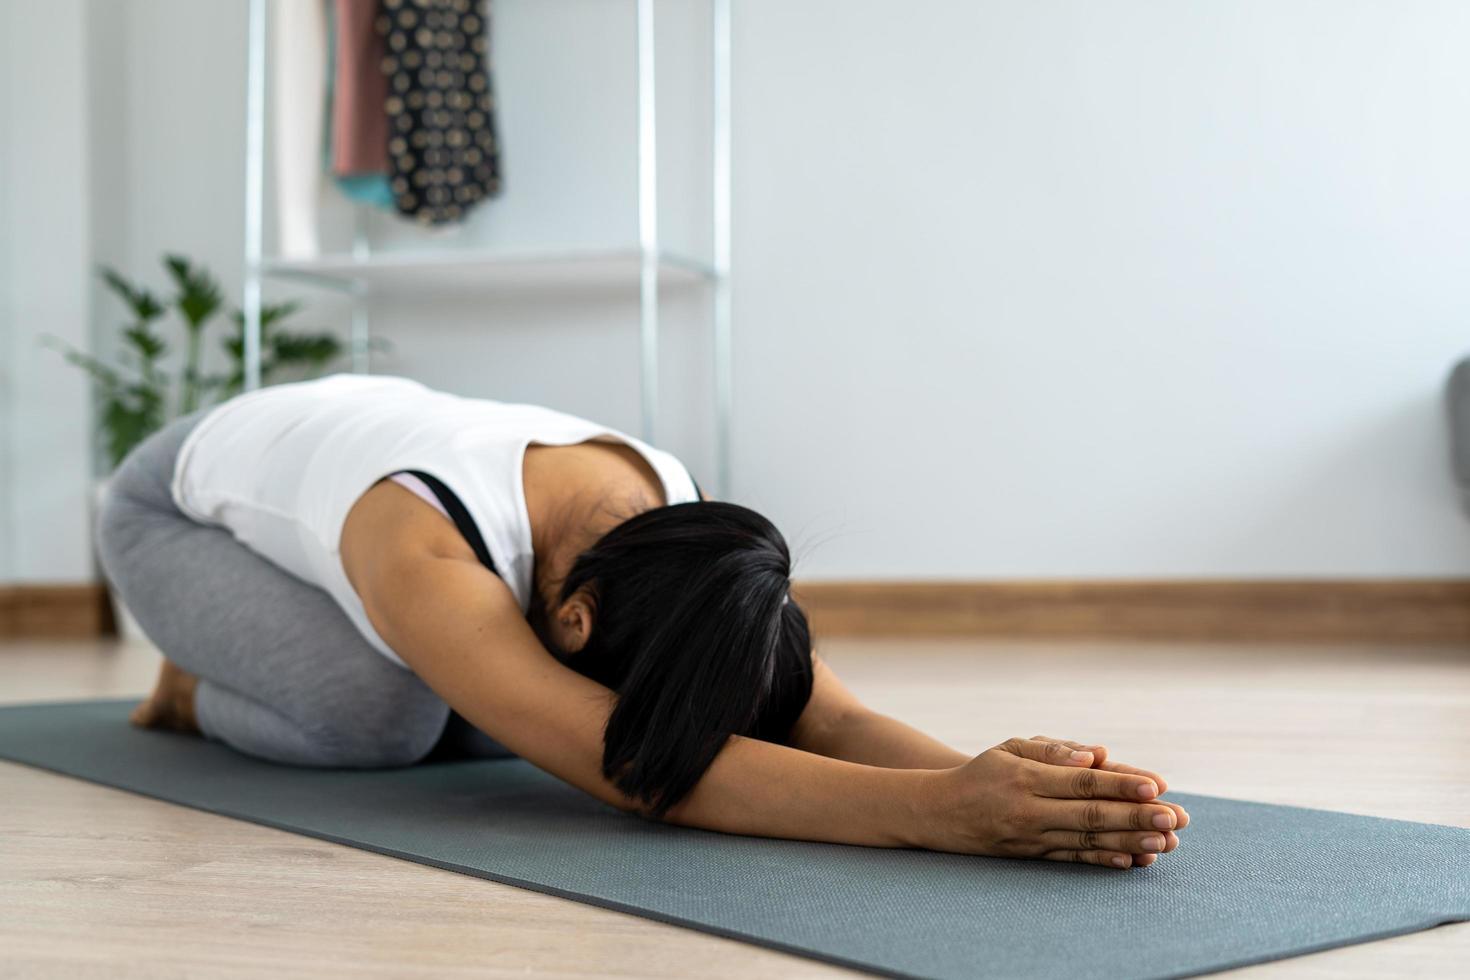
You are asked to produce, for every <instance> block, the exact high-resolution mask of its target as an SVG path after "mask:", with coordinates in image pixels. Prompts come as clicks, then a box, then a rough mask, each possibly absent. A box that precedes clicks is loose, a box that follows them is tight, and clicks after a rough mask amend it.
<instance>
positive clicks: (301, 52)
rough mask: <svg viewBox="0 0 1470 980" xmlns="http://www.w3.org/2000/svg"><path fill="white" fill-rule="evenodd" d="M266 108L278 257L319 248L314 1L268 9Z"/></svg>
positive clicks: (318, 49) (318, 58)
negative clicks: (271, 118) (268, 93)
mask: <svg viewBox="0 0 1470 980" xmlns="http://www.w3.org/2000/svg"><path fill="white" fill-rule="evenodd" d="M270 25H271V57H270V59H269V62H270V65H271V74H272V78H271V95H272V98H271V108H272V114H273V115H274V117H275V118H274V134H273V135H274V140H273V142H274V154H273V156H274V160H275V172H276V181H275V195H276V209H277V215H278V219H279V220H278V221H277V226H276V227H277V234H278V236H279V245H278V247H279V249H280V254H281V255H282V256H284V257H285V258H292V259H298V258H310V257H312V256H314V255H316V254H317V253H318V252H319V251H320V250H321V247H320V242H319V239H318V234H317V212H318V208H319V205H320V201H321V182H322V178H321V172H322V171H321V145H322V115H323V110H324V107H325V102H326V93H325V92H324V91H323V88H324V85H325V81H326V74H327V73H326V52H327V43H328V40H327V22H326V16H325V10H324V9H323V7H322V5H321V4H320V3H303V2H301V0H275V2H274V3H272V4H271V7H270Z"/></svg>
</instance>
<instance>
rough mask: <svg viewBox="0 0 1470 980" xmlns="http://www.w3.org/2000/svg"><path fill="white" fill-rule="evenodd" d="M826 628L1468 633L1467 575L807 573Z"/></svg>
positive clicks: (1057, 633) (1216, 635)
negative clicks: (966, 576)
mask: <svg viewBox="0 0 1470 980" xmlns="http://www.w3.org/2000/svg"><path fill="white" fill-rule="evenodd" d="M792 591H793V594H794V596H795V598H796V600H797V601H798V602H800V603H801V604H802V606H803V607H804V608H805V609H806V610H807V612H808V614H809V615H810V616H811V619H812V626H813V629H814V630H815V632H816V633H817V634H818V635H819V636H1009V637H1038V638H1040V637H1073V638H1082V637H1087V638H1117V639H1158V640H1292V641H1327V640H1332V641H1351V640H1363V641H1390V642H1414V643H1455V644H1467V645H1470V580H1464V579H1385V580H1331V579H1325V580H1283V581H1272V580H1258V581H1136V582H1050V581H1048V582H805V583H798V584H796V585H795V586H794V588H793V590H792Z"/></svg>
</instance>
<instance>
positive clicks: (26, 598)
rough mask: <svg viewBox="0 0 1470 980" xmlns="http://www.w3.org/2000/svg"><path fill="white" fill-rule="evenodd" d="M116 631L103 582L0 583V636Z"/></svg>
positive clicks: (64, 635) (68, 635)
mask: <svg viewBox="0 0 1470 980" xmlns="http://www.w3.org/2000/svg"><path fill="white" fill-rule="evenodd" d="M116 632H117V628H116V626H115V624H114V623H113V620H112V605H111V603H110V602H109V601H108V598H107V587H106V586H104V585H101V584H98V583H90V582H84V583H78V584H70V583H68V584H65V585H5V586H0V639H7V640H8V639H37V638H44V639H78V638H85V637H93V636H109V635H112V634H114V633H116Z"/></svg>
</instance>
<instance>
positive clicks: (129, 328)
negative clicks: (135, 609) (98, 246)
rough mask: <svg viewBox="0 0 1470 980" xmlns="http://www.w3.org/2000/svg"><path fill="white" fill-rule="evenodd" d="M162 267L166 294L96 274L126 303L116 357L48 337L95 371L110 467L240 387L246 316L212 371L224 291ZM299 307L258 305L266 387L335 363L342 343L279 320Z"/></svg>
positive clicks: (184, 265)
mask: <svg viewBox="0 0 1470 980" xmlns="http://www.w3.org/2000/svg"><path fill="white" fill-rule="evenodd" d="M163 266H164V269H165V270H166V271H167V274H168V279H169V285H170V287H171V288H170V291H169V292H167V293H163V294H160V293H155V292H153V291H151V290H149V289H147V288H146V287H143V286H140V285H138V284H137V283H135V282H133V281H131V280H129V279H127V278H126V277H124V276H123V275H121V274H120V273H118V272H117V271H116V270H114V269H109V268H103V269H101V270H100V271H99V274H100V276H101V278H102V281H103V282H104V283H105V284H106V285H107V288H108V290H109V291H110V292H111V293H112V294H114V295H115V296H116V297H117V298H118V299H120V300H121V301H122V303H123V306H124V307H125V308H126V309H127V314H128V316H127V321H126V322H125V323H124V324H123V325H122V333H121V337H120V340H121V342H120V344H119V349H118V352H117V355H116V359H115V361H114V362H113V363H108V362H106V361H104V360H102V359H101V358H99V357H97V356H96V355H94V354H91V353H88V352H86V351H82V350H77V349H76V348H74V347H71V346H69V345H67V344H65V343H63V342H61V341H60V340H58V339H57V338H55V337H47V339H46V340H47V343H48V344H50V346H52V347H55V348H57V349H58V350H60V351H61V352H62V354H63V356H64V357H65V358H66V359H67V360H68V361H69V362H71V363H72V364H75V365H76V366H77V367H79V368H81V369H82V370H84V371H86V372H87V373H88V374H89V375H91V377H92V380H93V382H94V383H95V386H96V389H95V390H96V398H95V402H96V406H97V431H98V436H99V440H98V441H99V443H100V445H101V448H102V449H103V450H104V452H105V454H106V457H107V461H108V466H109V468H110V469H115V468H116V467H117V465H118V464H119V463H120V462H122V460H123V458H124V457H125V456H127V454H128V452H129V451H130V450H132V448H133V447H134V446H136V445H138V444H139V443H140V442H142V441H143V440H144V439H146V438H148V436H149V435H151V434H152V433H154V432H156V431H157V430H158V429H160V428H162V427H163V426H164V425H165V424H166V423H167V422H168V421H169V420H170V419H171V418H175V417H177V416H180V415H187V414H188V413H190V412H193V411H195V410H196V409H199V408H201V407H204V406H206V405H209V404H214V403H218V402H220V401H223V400H225V399H226V398H229V397H230V396H231V395H233V394H235V393H237V392H239V391H240V389H241V388H242V387H243V385H244V380H245V317H244V315H243V314H242V313H241V312H240V311H239V310H234V311H232V312H231V314H230V316H229V318H228V321H229V323H230V324H231V328H230V329H229V330H227V331H225V333H224V334H223V336H222V337H221V338H220V349H221V350H222V351H223V354H224V358H223V360H224V367H223V369H221V370H216V371H214V372H210V371H208V370H207V369H206V365H205V352H206V340H207V339H208V338H209V335H210V333H211V330H210V328H211V326H212V325H213V324H214V323H215V322H216V320H217V319H218V317H219V315H220V313H221V312H222V311H223V309H224V293H223V291H222V290H221V289H220V286H219V282H218V280H216V279H215V277H214V276H213V275H211V274H210V272H209V270H208V269H206V268H204V267H203V266H200V265H196V264H195V263H193V262H191V261H190V260H188V259H187V258H184V257H183V256H179V255H167V256H165V257H164V259H163ZM299 309H300V304H299V303H298V302H296V301H294V300H293V301H289V302H284V303H275V304H267V305H265V306H264V307H263V308H262V309H261V317H260V334H261V336H260V352H261V360H260V377H261V383H262V384H269V383H271V382H272V381H280V380H290V379H300V378H309V377H314V376H315V375H318V374H320V373H322V372H323V371H324V370H326V369H327V368H329V367H331V366H333V365H334V362H336V361H337V360H338V359H339V358H340V357H341V355H342V343H341V342H340V341H339V340H338V339H337V338H336V337H334V336H333V335H332V334H330V333H302V332H292V331H288V330H285V329H283V328H282V321H284V320H286V319H287V318H288V317H290V316H292V315H293V314H295V313H296V312H297V311H298V310H299ZM170 314H174V316H172V317H171V316H170ZM170 321H174V322H175V323H176V325H177V327H178V328H180V329H181V330H182V334H183V336H182V340H183V345H182V351H181V353H180V354H179V355H178V356H175V357H173V358H171V357H170V355H171V354H172V353H173V351H174V347H173V344H172V343H171V341H170V338H169V337H168V336H167V335H166V334H165V332H164V328H165V327H166V326H168V324H169V323H170ZM175 336H177V331H176V332H175ZM106 486H107V484H106V480H105V479H103V480H100V481H99V482H98V485H97V487H96V495H97V500H98V501H99V502H100V501H101V499H102V495H103V494H104V493H105V492H106ZM112 601H113V612H114V618H115V619H116V622H117V626H118V630H119V632H120V633H121V634H122V635H123V636H124V637H125V638H129V639H138V638H143V631H142V630H141V629H140V628H139V626H138V624H137V621H136V620H135V619H134V618H133V617H132V615H131V614H130V613H129V612H128V611H127V608H126V607H125V606H124V605H123V604H122V603H121V601H119V599H118V597H117V593H116V592H115V591H114V592H113V593H112Z"/></svg>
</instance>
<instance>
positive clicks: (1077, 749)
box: [1006, 735, 1189, 867]
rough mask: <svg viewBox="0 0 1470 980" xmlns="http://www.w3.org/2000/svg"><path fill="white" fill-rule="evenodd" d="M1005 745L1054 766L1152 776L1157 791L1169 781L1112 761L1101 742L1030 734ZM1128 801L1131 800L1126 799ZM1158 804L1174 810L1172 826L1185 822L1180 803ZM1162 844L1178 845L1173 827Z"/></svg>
mask: <svg viewBox="0 0 1470 980" xmlns="http://www.w3.org/2000/svg"><path fill="white" fill-rule="evenodd" d="M1006 747H1007V748H1008V749H1009V750H1010V751H1012V752H1014V753H1015V754H1017V755H1019V756H1021V757H1022V758H1026V759H1031V760H1033V761H1035V762H1045V763H1049V764H1051V765H1054V766H1070V767H1072V768H1076V769H1089V768H1090V769H1103V770H1106V771H1108V772H1122V773H1127V774H1129V775H1133V776H1146V777H1147V778H1149V779H1152V780H1153V781H1154V783H1155V784H1157V786H1158V787H1159V795H1160V796H1163V795H1164V793H1166V792H1168V789H1169V784H1168V783H1167V782H1165V781H1164V777H1163V776H1160V775H1159V774H1158V773H1156V772H1154V771H1153V770H1152V769H1140V768H1139V767H1138V766H1130V765H1127V764H1125V763H1122V762H1114V761H1112V760H1110V759H1109V758H1108V749H1107V746H1105V745H1095V744H1084V743H1082V742H1074V741H1072V740H1070V739H1065V738H1053V737H1051V736H1050V735H1033V736H1031V738H1029V739H1011V740H1010V741H1009V742H1007V743H1006ZM1130 802H1132V801H1130ZM1155 802H1157V803H1158V804H1159V805H1160V806H1166V807H1169V808H1170V809H1171V810H1173V811H1174V815H1175V817H1176V819H1177V820H1178V823H1177V824H1176V826H1175V828H1174V830H1183V829H1184V828H1185V827H1187V826H1189V813H1188V812H1187V811H1185V809H1184V807H1182V806H1180V805H1179V804H1177V803H1170V802H1169V801H1168V800H1156V801H1155ZM1165 837H1166V846H1165V848H1164V852H1165V853H1168V852H1169V851H1172V850H1174V848H1176V847H1178V846H1179V838H1178V837H1176V836H1175V834H1174V831H1170V832H1169V833H1168V834H1166V835H1165ZM1156 860H1158V855H1155V854H1136V855H1134V857H1133V863H1134V865H1135V866H1137V867H1148V866H1149V865H1150V864H1153V863H1154V861H1156Z"/></svg>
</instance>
